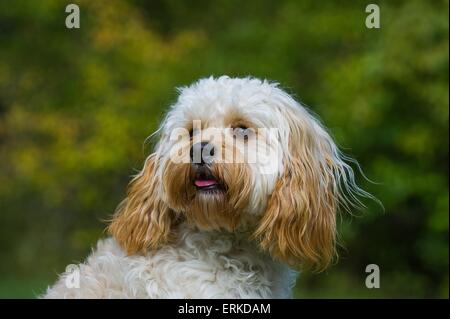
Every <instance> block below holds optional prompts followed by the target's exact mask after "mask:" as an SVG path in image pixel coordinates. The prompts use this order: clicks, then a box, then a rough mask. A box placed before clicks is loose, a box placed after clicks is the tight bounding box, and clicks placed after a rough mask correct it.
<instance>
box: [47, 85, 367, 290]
mask: <svg viewBox="0 0 450 319" xmlns="http://www.w3.org/2000/svg"><path fill="white" fill-rule="evenodd" d="M212 129H214V132H208V130H212ZM153 137H156V138H157V143H156V145H155V147H154V152H153V153H152V154H151V155H150V156H148V157H147V159H146V160H145V164H144V166H143V169H142V170H141V171H140V172H139V173H138V174H137V175H136V176H134V178H133V179H132V181H131V182H130V184H129V187H128V191H127V196H126V198H125V200H124V201H122V202H121V203H120V204H119V206H118V208H117V210H116V212H115V214H114V215H113V217H112V219H111V221H110V224H109V226H108V233H109V234H110V237H108V238H106V239H104V240H100V241H99V242H98V244H97V247H96V249H94V250H93V252H92V253H91V255H90V256H89V257H88V258H87V260H86V261H85V262H84V263H82V264H80V265H77V266H76V267H75V268H76V269H75V271H76V275H77V276H78V277H77V281H78V282H77V284H76V285H75V286H74V285H68V281H70V280H73V276H74V275H75V274H74V272H73V271H66V272H65V273H63V274H62V275H60V277H59V279H58V281H57V282H56V283H55V284H54V285H53V286H52V287H49V288H48V289H47V291H46V293H45V294H44V295H43V296H42V297H43V298H292V290H293V287H294V285H295V282H296V278H297V275H298V273H299V270H304V269H305V270H307V269H309V270H312V271H322V270H324V269H326V268H327V267H328V266H329V265H330V264H331V263H333V262H334V260H335V257H336V255H337V254H336V248H335V247H336V214H337V212H338V210H340V209H344V210H352V209H354V208H355V207H359V206H361V205H362V203H361V201H360V198H361V196H363V197H364V196H370V195H369V194H368V193H367V192H365V191H364V190H362V189H361V188H360V187H359V186H358V185H357V184H356V182H355V176H354V175H355V174H354V171H353V169H352V167H351V166H350V165H349V164H348V162H349V160H352V159H351V158H348V157H346V156H345V155H343V154H342V153H341V152H340V150H339V149H338V147H337V146H336V144H335V142H334V141H333V139H332V138H331V136H330V134H329V133H328V132H327V130H326V129H325V128H324V126H323V125H322V124H321V123H320V122H319V120H318V119H317V117H316V116H314V115H313V114H312V113H311V112H310V111H309V110H307V109H306V108H305V107H304V106H303V105H301V104H300V103H299V102H297V101H296V100H295V99H294V98H293V97H291V96H290V95H289V94H288V93H286V92H285V91H284V90H282V89H281V88H280V87H279V85H278V84H277V83H273V82H269V81H267V80H259V79H256V78H251V77H247V78H230V77H227V76H222V77H218V78H214V77H209V78H204V79H201V80H199V81H197V82H196V83H194V84H192V85H191V86H188V87H183V88H181V89H179V97H178V100H177V101H176V103H175V104H174V105H172V106H171V107H170V109H169V111H168V112H167V114H166V116H165V118H164V120H163V122H162V125H161V126H160V128H159V129H158V130H157V132H156V133H155V134H154V135H153ZM199 154H200V156H199ZM251 157H253V159H252V160H250V158H251Z"/></svg>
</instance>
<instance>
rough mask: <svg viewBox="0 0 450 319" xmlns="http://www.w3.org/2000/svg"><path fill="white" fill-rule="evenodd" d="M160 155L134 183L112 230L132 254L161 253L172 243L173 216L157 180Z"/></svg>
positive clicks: (154, 157)
mask: <svg viewBox="0 0 450 319" xmlns="http://www.w3.org/2000/svg"><path fill="white" fill-rule="evenodd" d="M156 162H157V159H156V155H155V154H152V155H150V156H149V157H148V158H147V160H146V162H145V165H144V168H143V169H142V171H141V172H140V173H139V174H138V175H137V176H136V177H135V178H134V179H133V180H132V181H131V182H130V185H129V187H128V194H127V198H126V199H125V200H124V201H123V202H122V203H120V205H119V206H118V208H117V210H116V213H115V215H114V217H113V220H112V221H111V224H110V225H109V227H108V231H109V233H110V234H111V235H112V236H113V237H114V238H115V239H116V240H117V242H118V243H119V244H120V245H121V247H122V248H123V249H124V250H125V251H126V252H127V253H128V254H134V253H138V252H145V251H146V250H148V249H157V248H159V247H160V246H161V245H163V244H164V243H166V242H167V241H168V240H169V235H170V230H171V226H172V221H173V216H172V215H173V212H172V211H171V210H170V208H169V207H168V206H167V204H166V203H165V202H164V201H163V200H162V196H161V194H160V193H159V189H158V186H159V185H160V184H161V182H160V181H158V179H157V177H156V172H155V171H156V168H157V163H156Z"/></svg>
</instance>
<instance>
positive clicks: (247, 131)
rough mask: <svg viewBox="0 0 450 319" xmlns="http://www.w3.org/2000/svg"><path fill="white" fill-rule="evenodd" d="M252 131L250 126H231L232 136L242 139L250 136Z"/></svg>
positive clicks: (245, 139)
mask: <svg viewBox="0 0 450 319" xmlns="http://www.w3.org/2000/svg"><path fill="white" fill-rule="evenodd" d="M252 133H253V131H252V129H251V128H248V127H246V126H243V125H242V126H241V125H240V126H237V127H234V128H233V136H234V137H235V138H242V139H244V141H247V140H248V138H249V136H251V135H252Z"/></svg>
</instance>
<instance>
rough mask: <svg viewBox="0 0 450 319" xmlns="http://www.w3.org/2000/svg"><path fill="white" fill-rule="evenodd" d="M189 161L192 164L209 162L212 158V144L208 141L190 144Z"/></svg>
mask: <svg viewBox="0 0 450 319" xmlns="http://www.w3.org/2000/svg"><path fill="white" fill-rule="evenodd" d="M190 155H191V162H192V163H193V164H199V165H204V164H210V163H212V161H213V159H214V146H213V145H212V144H210V143H208V142H200V143H196V144H194V145H192V147H191V151H190Z"/></svg>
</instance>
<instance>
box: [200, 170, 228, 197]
mask: <svg viewBox="0 0 450 319" xmlns="http://www.w3.org/2000/svg"><path fill="white" fill-rule="evenodd" d="M193 182H194V186H195V187H196V189H197V190H198V191H201V192H214V191H222V190H223V189H224V188H223V185H222V183H220V181H219V180H217V178H215V177H214V175H213V174H212V173H211V171H210V170H209V169H207V168H203V167H201V168H198V169H197V170H196V172H195V175H194V181H193Z"/></svg>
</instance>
